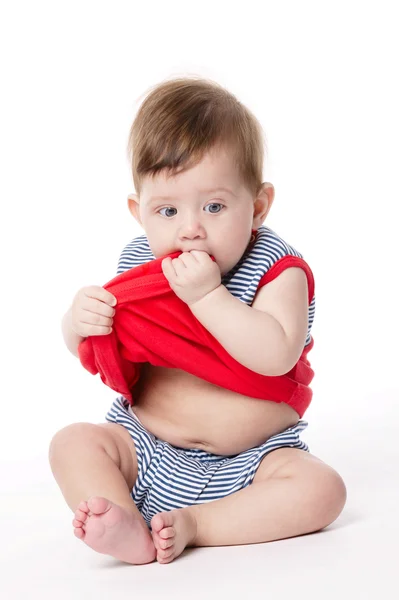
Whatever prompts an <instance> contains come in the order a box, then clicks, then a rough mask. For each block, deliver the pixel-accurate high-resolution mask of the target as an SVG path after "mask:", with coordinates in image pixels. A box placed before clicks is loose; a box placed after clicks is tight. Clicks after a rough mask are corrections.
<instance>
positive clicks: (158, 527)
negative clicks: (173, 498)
mask: <svg viewBox="0 0 399 600" xmlns="http://www.w3.org/2000/svg"><path fill="white" fill-rule="evenodd" d="M151 527H152V538H153V540H154V544H155V548H156V549H157V561H158V562H159V563H162V564H166V563H170V562H172V560H173V559H174V558H176V557H177V556H179V554H181V553H182V552H183V550H184V548H185V547H186V546H188V545H189V544H192V543H193V541H194V539H195V536H196V535H197V521H196V519H195V517H194V515H193V513H192V512H191V511H189V510H187V509H186V508H179V509H178V510H171V511H169V512H162V513H158V514H157V515H155V516H154V517H153V518H152V519H151Z"/></svg>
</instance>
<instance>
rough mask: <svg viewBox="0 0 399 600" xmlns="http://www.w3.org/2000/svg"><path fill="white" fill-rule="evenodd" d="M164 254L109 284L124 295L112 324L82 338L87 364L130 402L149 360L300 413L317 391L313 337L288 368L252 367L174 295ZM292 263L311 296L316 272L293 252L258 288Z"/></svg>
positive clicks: (119, 296) (119, 298) (120, 296)
mask: <svg viewBox="0 0 399 600" xmlns="http://www.w3.org/2000/svg"><path fill="white" fill-rule="evenodd" d="M180 254H181V252H180V251H179V252H174V253H172V254H169V255H168V256H170V257H171V258H176V257H177V256H179V255H180ZM164 258H165V257H161V258H158V259H154V260H151V261H150V262H148V263H146V264H143V265H140V266H137V267H134V268H132V269H129V270H127V271H125V272H124V273H121V274H120V275H117V276H116V277H115V278H114V279H112V280H111V281H110V282H109V283H107V284H106V285H104V288H105V289H106V290H108V291H109V292H110V293H111V294H113V295H114V296H115V297H116V298H117V301H118V303H117V305H116V307H115V311H116V312H115V315H114V317H113V319H114V321H113V330H112V332H111V333H110V334H108V335H102V336H90V337H88V338H86V339H84V340H83V341H82V342H81V343H80V345H79V347H78V353H79V358H80V361H81V363H82V365H83V366H84V367H85V368H86V369H87V370H88V371H89V372H90V373H92V374H93V375H96V374H97V373H99V374H100V377H101V380H102V381H103V382H104V383H105V384H106V385H107V386H108V387H110V388H111V389H113V390H115V392H118V393H119V394H121V395H123V396H124V397H125V398H126V399H127V400H128V401H129V403H130V404H134V398H133V396H132V389H133V387H134V385H135V384H136V382H137V381H138V379H139V376H140V363H144V362H149V363H151V364H152V365H154V366H161V367H170V368H178V369H182V370H184V371H187V372H188V373H191V374H192V375H196V376H197V377H199V378H201V379H204V380H206V381H209V382H210V383H213V384H215V385H218V386H220V387H223V388H226V389H229V390H232V391H234V392H238V393H239V394H243V395H245V396H250V397H252V398H259V399H260V400H272V401H274V402H285V403H287V404H289V405H290V406H292V407H293V408H294V409H295V410H296V411H297V412H298V414H299V416H300V417H302V416H303V414H304V412H305V410H306V409H307V407H308V406H309V404H310V401H311V399H312V390H311V389H310V388H309V384H310V382H311V381H312V379H313V376H314V372H313V370H312V369H311V367H310V363H309V361H308V360H307V353H308V352H309V350H311V348H312V347H313V339H312V341H311V343H310V344H308V346H306V347H305V349H304V351H303V354H302V356H301V358H300V359H299V361H298V363H297V364H296V365H295V367H294V368H293V369H292V370H291V371H289V373H287V374H286V375H282V376H278V377H269V376H265V375H260V374H259V373H255V372H254V371H251V370H250V369H248V368H247V367H244V366H243V365H241V364H240V363H239V362H237V361H236V360H235V359H234V358H233V357H232V356H230V354H228V353H227V352H226V350H225V349H224V348H223V347H222V346H221V344H220V343H219V342H218V341H217V340H216V339H215V338H214V337H213V335H211V334H210V333H209V331H207V330H206V329H205V327H203V325H202V324H201V323H200V322H199V321H198V320H197V319H196V317H194V315H193V314H192V312H191V311H190V309H189V307H188V306H187V304H186V303H185V302H183V300H181V299H180V298H178V296H176V294H175V293H174V292H173V290H172V289H171V287H170V286H169V283H168V280H167V279H166V277H165V276H164V274H163V273H162V268H161V263H162V260H163V259H164ZM212 259H213V260H214V258H213V257H212ZM288 267H301V268H303V269H304V271H305V273H306V275H307V278H308V287H309V303H310V302H311V300H312V298H313V294H314V281H313V275H312V272H311V270H310V268H309V267H308V265H307V263H306V262H305V261H304V260H303V259H301V258H298V257H295V256H284V257H283V258H281V259H280V260H278V261H277V262H276V263H275V264H274V265H273V266H272V267H271V268H270V269H269V271H268V272H267V273H266V274H265V275H264V276H263V277H262V279H261V280H260V282H259V286H258V289H260V288H261V287H262V286H263V285H265V284H266V283H268V282H269V281H272V280H273V279H274V278H275V277H277V275H279V274H280V273H281V272H282V271H283V270H284V269H286V268H288ZM232 327H234V324H233V323H232ZM265 344H267V340H265Z"/></svg>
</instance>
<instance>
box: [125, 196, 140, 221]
mask: <svg viewBox="0 0 399 600" xmlns="http://www.w3.org/2000/svg"><path fill="white" fill-rule="evenodd" d="M127 205H128V207H129V210H130V212H131V213H132V215H133V217H134V218H135V219H136V221H138V222H139V223H141V220H140V211H139V197H138V195H137V194H129V195H128V197H127Z"/></svg>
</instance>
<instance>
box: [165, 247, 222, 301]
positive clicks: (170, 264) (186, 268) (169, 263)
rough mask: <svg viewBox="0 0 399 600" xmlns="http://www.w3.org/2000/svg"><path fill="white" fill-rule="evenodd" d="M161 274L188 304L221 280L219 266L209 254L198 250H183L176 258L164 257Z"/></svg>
mask: <svg viewBox="0 0 399 600" xmlns="http://www.w3.org/2000/svg"><path fill="white" fill-rule="evenodd" d="M161 266H162V271H163V274H164V275H165V277H166V279H167V280H168V282H169V285H170V287H171V288H172V290H173V291H174V292H175V294H176V296H178V297H179V298H180V299H181V300H183V301H184V302H185V303H186V304H188V305H189V306H190V304H194V302H197V301H198V300H201V299H202V298H203V297H204V296H206V295H207V294H209V292H212V291H213V290H214V289H216V288H217V287H219V285H220V284H221V282H222V278H221V274H220V269H219V266H218V265H217V263H216V262H214V261H213V260H212V259H211V257H210V256H209V254H207V253H206V252H203V251H200V250H191V252H183V253H182V254H180V256H178V257H177V258H174V259H172V258H170V257H168V258H164V260H163V261H162V263H161Z"/></svg>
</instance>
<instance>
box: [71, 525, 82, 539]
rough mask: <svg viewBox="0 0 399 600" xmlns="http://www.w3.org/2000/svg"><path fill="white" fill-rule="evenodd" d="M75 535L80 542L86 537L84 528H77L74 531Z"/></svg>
mask: <svg viewBox="0 0 399 600" xmlns="http://www.w3.org/2000/svg"><path fill="white" fill-rule="evenodd" d="M73 533H74V534H75V536H76V537H77V538H79V539H80V540H81V539H82V538H83V537H84V536H85V532H84V531H83V529H82V527H75V529H74V530H73Z"/></svg>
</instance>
